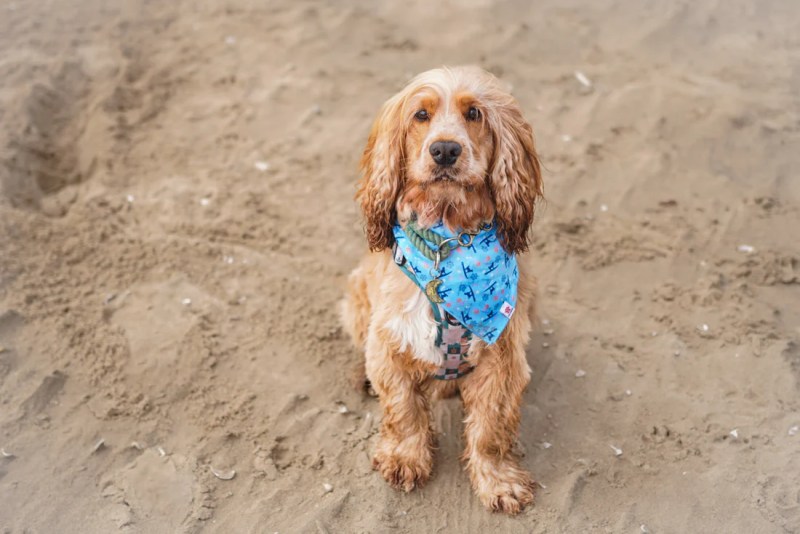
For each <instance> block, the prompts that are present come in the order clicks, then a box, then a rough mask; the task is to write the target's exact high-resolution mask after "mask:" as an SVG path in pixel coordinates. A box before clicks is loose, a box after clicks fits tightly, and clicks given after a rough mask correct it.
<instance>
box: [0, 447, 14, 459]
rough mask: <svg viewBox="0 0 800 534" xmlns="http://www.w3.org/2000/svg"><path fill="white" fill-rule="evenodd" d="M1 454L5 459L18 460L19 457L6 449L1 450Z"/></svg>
mask: <svg viewBox="0 0 800 534" xmlns="http://www.w3.org/2000/svg"><path fill="white" fill-rule="evenodd" d="M0 454H2V455H3V458H16V457H17V455H16V454H14V453H13V452H8V451H7V450H5V448H2V449H0Z"/></svg>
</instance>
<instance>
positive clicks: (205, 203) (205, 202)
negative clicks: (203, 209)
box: [200, 197, 211, 206]
mask: <svg viewBox="0 0 800 534" xmlns="http://www.w3.org/2000/svg"><path fill="white" fill-rule="evenodd" d="M210 203H211V199H210V198H205V197H204V198H201V199H200V205H201V206H208V205H209V204H210Z"/></svg>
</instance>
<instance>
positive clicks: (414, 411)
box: [366, 332, 434, 491]
mask: <svg viewBox="0 0 800 534" xmlns="http://www.w3.org/2000/svg"><path fill="white" fill-rule="evenodd" d="M395 346H396V344H395V343H393V342H392V341H391V339H390V338H389V336H388V335H387V336H383V335H381V333H380V332H370V335H369V336H368V339H367V347H366V359H367V376H368V377H369V379H370V382H372V385H373V387H374V388H375V391H377V392H378V396H379V398H380V402H381V407H382V408H383V419H382V420H381V431H380V440H379V442H378V447H377V450H376V452H375V456H374V458H373V460H372V465H373V468H374V469H376V470H378V471H380V472H381V475H383V478H385V479H386V481H387V482H389V484H391V485H392V486H393V487H395V488H398V489H402V490H404V491H411V490H412V489H414V488H415V487H420V486H422V485H423V484H424V483H425V482H427V480H428V479H429V478H430V476H431V471H432V469H433V450H434V437H433V431H432V430H431V416H430V398H429V392H428V391H426V388H425V387H424V385H425V384H424V382H425V380H426V376H427V375H428V373H427V370H426V369H425V364H424V363H423V362H420V361H419V360H415V359H414V358H413V357H412V356H411V355H410V354H407V353H401V352H398V351H397V350H396V348H395Z"/></svg>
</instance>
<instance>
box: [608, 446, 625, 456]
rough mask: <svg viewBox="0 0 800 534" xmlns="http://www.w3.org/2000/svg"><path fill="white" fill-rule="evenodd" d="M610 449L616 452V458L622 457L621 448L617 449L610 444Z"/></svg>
mask: <svg viewBox="0 0 800 534" xmlns="http://www.w3.org/2000/svg"><path fill="white" fill-rule="evenodd" d="M609 447H611V450H612V451H614V456H617V457H619V456H622V449H620V448H619V447H615V446H614V445H610V444H609Z"/></svg>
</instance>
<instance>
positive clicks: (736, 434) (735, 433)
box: [729, 428, 739, 439]
mask: <svg viewBox="0 0 800 534" xmlns="http://www.w3.org/2000/svg"><path fill="white" fill-rule="evenodd" d="M729 434H730V435H731V437H732V438H733V439H739V429H738V428H734V429H733V430H731V431H730V432H729Z"/></svg>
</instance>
